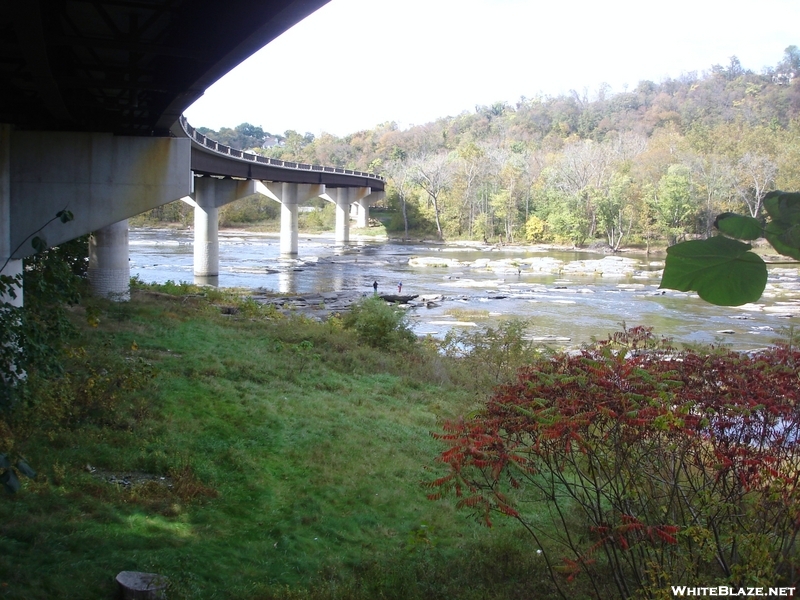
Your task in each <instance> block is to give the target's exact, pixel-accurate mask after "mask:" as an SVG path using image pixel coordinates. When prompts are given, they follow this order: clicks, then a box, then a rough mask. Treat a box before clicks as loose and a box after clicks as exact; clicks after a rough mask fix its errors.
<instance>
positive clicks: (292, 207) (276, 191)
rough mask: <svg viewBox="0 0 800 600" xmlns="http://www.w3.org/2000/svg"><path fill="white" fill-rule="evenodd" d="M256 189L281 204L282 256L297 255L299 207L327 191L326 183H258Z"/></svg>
mask: <svg viewBox="0 0 800 600" xmlns="http://www.w3.org/2000/svg"><path fill="white" fill-rule="evenodd" d="M256 191H257V192H259V193H261V194H264V195H265V196H267V197H268V198H272V199H273V200H275V201H276V202H280V205H281V241H280V253H281V255H282V256H297V237H298V226H297V207H298V205H300V204H301V203H302V202H306V201H307V200H311V198H316V197H318V196H320V195H322V194H324V193H325V186H324V185H321V184H320V185H317V184H309V183H277V182H270V183H266V184H264V183H261V182H257V183H256Z"/></svg>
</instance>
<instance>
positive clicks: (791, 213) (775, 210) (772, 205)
mask: <svg viewBox="0 0 800 600" xmlns="http://www.w3.org/2000/svg"><path fill="white" fill-rule="evenodd" d="M764 209H765V210H766V211H767V214H769V216H770V217H771V218H772V220H773V221H778V222H781V223H784V224H785V225H787V226H790V225H800V194H799V193H793V192H781V191H777V190H776V191H774V192H770V193H769V194H767V195H766V196H764Z"/></svg>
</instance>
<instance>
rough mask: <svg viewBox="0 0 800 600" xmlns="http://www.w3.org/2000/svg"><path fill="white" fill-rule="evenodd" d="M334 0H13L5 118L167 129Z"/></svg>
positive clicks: (1, 23)
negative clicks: (224, 78) (221, 80)
mask: <svg viewBox="0 0 800 600" xmlns="http://www.w3.org/2000/svg"><path fill="white" fill-rule="evenodd" d="M327 2H328V0H270V1H268V2H266V1H264V0H236V2H219V1H217V0H147V1H146V2H144V1H142V2H129V1H125V2H123V1H120V0H92V1H91V2H87V1H86V0H59V1H58V2H53V1H50V0H24V1H20V2H8V3H6V5H5V6H4V9H3V10H2V11H0V38H2V40H3V43H2V44H0V63H2V65H3V69H0V123H11V124H13V125H16V126H17V127H18V128H22V129H36V130H43V131H44V130H65V131H106V132H113V133H116V134H121V135H144V136H150V135H168V131H169V128H170V127H171V126H172V124H173V123H174V122H175V121H177V120H178V117H180V115H181V114H182V113H183V111H184V110H185V109H186V108H187V107H188V106H190V105H191V104H192V103H193V102H194V101H195V100H197V99H198V98H199V97H200V96H202V95H203V93H204V92H205V90H206V89H208V87H209V86H210V85H211V84H212V83H214V82H215V81H217V80H218V79H219V78H220V77H222V76H223V75H225V74H226V73H227V72H228V71H230V70H231V69H232V68H234V67H235V66H236V65H237V64H239V63H240V62H242V61H243V60H244V59H246V58H247V57H249V56H250V55H252V54H253V53H254V52H256V51H258V50H259V49H261V48H262V47H264V46H265V45H266V44H268V43H269V42H271V41H272V40H273V39H275V38H276V37H278V36H279V35H280V34H282V33H283V32H284V31H286V30H287V29H289V28H290V27H292V26H293V25H294V24H295V23H297V22H299V21H301V20H303V19H304V18H305V17H307V16H308V15H310V14H311V13H312V12H314V11H315V10H317V9H318V8H320V7H321V6H323V5H324V4H326V3H327Z"/></svg>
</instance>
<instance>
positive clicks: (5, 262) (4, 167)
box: [0, 124, 22, 306]
mask: <svg viewBox="0 0 800 600" xmlns="http://www.w3.org/2000/svg"><path fill="white" fill-rule="evenodd" d="M12 250H13V248H12V247H11V125H6V124H0V269H2V270H0V274H2V275H8V276H10V277H16V276H17V275H21V274H22V260H21V259H11V258H10V257H11V251H12ZM0 302H5V303H8V304H10V305H11V306H22V286H19V287H15V289H14V295H13V297H12V295H11V294H0Z"/></svg>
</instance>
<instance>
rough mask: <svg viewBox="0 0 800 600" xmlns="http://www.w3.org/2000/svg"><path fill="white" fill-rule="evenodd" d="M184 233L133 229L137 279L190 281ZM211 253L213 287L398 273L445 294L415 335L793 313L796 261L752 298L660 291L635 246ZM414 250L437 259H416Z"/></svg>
mask: <svg viewBox="0 0 800 600" xmlns="http://www.w3.org/2000/svg"><path fill="white" fill-rule="evenodd" d="M192 240H193V234H192V232H191V231H176V230H167V229H131V231H130V261H131V275H132V276H137V277H138V278H139V279H141V280H142V281H144V282H154V283H164V282H166V281H168V280H171V281H174V282H182V281H185V282H190V283H191V282H193V281H194V276H193V273H192V262H193V249H192V248H193V247H192ZM219 253H220V275H219V280H218V285H219V286H220V287H242V288H249V289H264V290H269V291H272V292H276V293H280V294H287V295H303V294H312V293H326V292H339V293H345V294H371V293H372V284H373V281H377V282H378V286H379V287H378V291H379V293H396V292H397V284H398V283H399V282H402V283H403V288H402V292H403V294H419V295H421V296H422V295H441V296H443V298H444V300H442V301H437V302H435V303H433V304H430V306H431V307H430V308H427V307H426V306H425V305H422V306H419V307H416V308H413V309H411V313H410V317H411V322H412V324H413V328H414V330H415V332H416V333H417V334H419V335H433V336H437V337H441V336H442V335H444V333H445V332H446V331H448V330H449V329H451V328H452V327H473V326H478V327H480V326H491V325H494V324H496V323H498V322H499V321H500V320H501V319H503V318H507V317H509V316H516V317H523V318H529V319H531V321H532V326H531V330H530V332H529V333H530V335H531V336H532V337H534V338H537V339H545V340H549V341H550V342H551V344H550V345H553V346H560V347H574V346H578V345H579V344H581V343H584V342H587V341H590V340H591V339H592V338H600V339H602V338H605V337H606V336H607V335H608V334H609V333H612V332H614V331H617V330H619V329H620V326H621V323H622V322H623V321H624V322H625V323H626V324H627V325H628V326H633V325H644V326H648V327H652V328H653V329H654V331H655V333H657V334H659V335H664V336H668V337H672V338H673V339H674V340H675V341H676V342H680V343H700V344H710V343H722V344H725V345H727V346H730V347H731V348H733V349H737V350H749V349H754V348H760V347H764V346H766V345H769V344H770V343H771V342H772V341H773V340H774V339H776V338H777V337H779V336H780V335H781V332H782V331H785V330H786V329H787V328H789V327H790V326H792V325H793V324H795V323H797V321H798V315H800V272H798V269H796V268H795V269H786V268H781V269H773V270H771V271H770V280H769V283H768V286H767V292H766V293H765V296H764V298H762V300H761V301H759V302H758V303H757V304H752V305H746V306H744V307H738V308H726V307H717V306H712V305H710V304H707V303H705V302H703V301H702V300H700V299H699V298H697V297H696V296H694V295H693V294H684V293H680V292H673V291H670V290H658V289H657V288H658V284H659V281H660V269H661V268H663V263H659V262H657V260H655V259H652V258H648V257H646V256H645V255H644V254H643V253H642V254H634V253H625V254H624V255H622V257H619V256H615V257H608V256H605V255H603V254H597V253H592V252H583V251H554V250H550V249H537V248H515V247H504V248H500V249H498V248H478V247H474V246H473V247H471V246H468V245H447V246H444V245H438V244H426V243H397V242H386V241H381V240H368V241H355V242H350V243H349V244H347V245H344V246H341V245H338V246H337V245H336V244H335V243H334V241H333V238H332V237H330V238H327V237H316V236H315V237H306V236H301V237H300V243H299V257H298V258H297V259H293V260H286V259H282V258H281V257H280V256H279V240H278V237H277V236H276V235H268V234H258V233H247V232H230V231H222V232H220V234H219ZM412 257H414V261H412V262H416V263H417V264H420V263H422V264H425V263H426V262H427V263H434V264H435V265H436V266H413V265H411V264H409V260H410V259H412ZM476 261H477V263H476ZM597 261H602V262H597ZM445 264H447V265H449V266H443V265H445ZM598 264H600V265H605V266H603V267H600V269H601V270H602V271H603V272H602V273H598V272H596V271H595V270H596V269H598V267H597V266H596V265H598ZM553 265H556V266H557V268H556V269H552V268H551V267H552V266H553ZM608 265H611V268H609V266H608ZM617 265H619V266H620V267H621V266H623V265H624V266H625V267H626V268H624V269H622V268H620V269H618V268H617Z"/></svg>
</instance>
